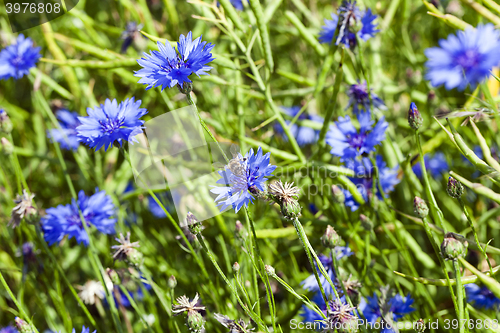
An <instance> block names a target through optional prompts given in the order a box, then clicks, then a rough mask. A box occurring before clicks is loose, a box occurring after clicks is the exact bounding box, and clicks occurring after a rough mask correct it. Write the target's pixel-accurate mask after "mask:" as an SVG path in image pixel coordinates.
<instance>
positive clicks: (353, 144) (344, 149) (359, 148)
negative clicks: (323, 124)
mask: <svg viewBox="0 0 500 333" xmlns="http://www.w3.org/2000/svg"><path fill="white" fill-rule="evenodd" d="M358 120H359V126H360V128H359V130H357V129H356V128H355V127H354V124H353V123H352V121H351V118H350V117H349V116H345V117H339V120H338V121H336V122H335V125H332V126H330V129H329V131H328V132H327V133H326V143H327V144H329V145H330V146H331V147H332V150H331V151H330V153H331V154H332V155H335V156H339V157H340V161H342V162H344V161H347V160H350V159H353V158H356V157H358V156H362V155H365V154H368V153H370V152H373V151H375V146H377V145H379V144H380V143H381V142H382V141H383V140H385V131H386V130H387V127H388V126H389V124H388V123H387V122H386V121H385V119H384V117H382V118H381V119H380V120H379V121H378V122H377V124H376V125H375V126H373V123H374V121H373V120H371V116H370V114H369V113H368V112H363V113H360V114H359V117H358Z"/></svg>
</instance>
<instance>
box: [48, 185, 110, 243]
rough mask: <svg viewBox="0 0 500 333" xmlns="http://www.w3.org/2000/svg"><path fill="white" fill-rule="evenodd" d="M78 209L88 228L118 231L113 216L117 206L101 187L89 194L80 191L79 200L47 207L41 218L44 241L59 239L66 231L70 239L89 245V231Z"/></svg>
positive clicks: (105, 232)
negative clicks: (81, 216)
mask: <svg viewBox="0 0 500 333" xmlns="http://www.w3.org/2000/svg"><path fill="white" fill-rule="evenodd" d="M79 210H80V211H81V213H82V215H83V219H84V220H85V223H87V226H88V227H89V228H90V227H91V226H94V227H95V228H96V229H97V230H98V231H100V232H102V233H104V234H114V233H115V224H116V219H114V218H112V216H113V215H114V214H115V210H116V209H115V205H114V204H113V201H112V200H111V197H109V196H108V195H106V192H105V191H100V192H98V189H96V194H94V195H92V196H90V197H88V196H86V195H85V193H84V192H83V191H80V192H79V193H78V200H72V202H71V204H68V205H64V206H63V205H59V206H57V207H54V208H49V209H47V211H46V214H47V215H46V216H44V217H43V218H42V221H41V222H42V229H43V232H44V237H45V241H46V242H48V243H49V245H52V244H54V243H56V242H60V241H61V240H62V239H63V238H64V236H66V235H67V236H69V238H70V239H71V238H73V237H74V238H75V239H76V241H77V243H78V244H80V243H83V244H84V245H85V246H88V244H89V235H88V234H87V232H86V231H85V228H84V226H83V224H82V220H81V218H80V214H79Z"/></svg>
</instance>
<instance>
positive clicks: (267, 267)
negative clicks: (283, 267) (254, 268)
mask: <svg viewBox="0 0 500 333" xmlns="http://www.w3.org/2000/svg"><path fill="white" fill-rule="evenodd" d="M264 269H265V270H266V273H267V275H269V276H274V275H276V271H275V270H274V267H273V266H271V265H265V266H264Z"/></svg>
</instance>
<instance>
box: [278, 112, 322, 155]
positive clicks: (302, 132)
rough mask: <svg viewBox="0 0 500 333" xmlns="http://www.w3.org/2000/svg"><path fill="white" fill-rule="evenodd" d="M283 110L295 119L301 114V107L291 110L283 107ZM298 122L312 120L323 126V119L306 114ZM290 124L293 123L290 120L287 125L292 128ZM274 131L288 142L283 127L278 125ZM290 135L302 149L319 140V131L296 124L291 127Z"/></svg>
mask: <svg viewBox="0 0 500 333" xmlns="http://www.w3.org/2000/svg"><path fill="white" fill-rule="evenodd" d="M282 109H283V111H284V112H285V113H286V114H287V115H289V116H290V117H295V116H296V115H297V114H298V113H299V111H300V109H301V107H300V106H292V107H291V108H285V107H282ZM298 120H311V121H314V122H317V123H320V124H323V118H322V117H320V116H317V115H314V114H308V113H306V112H303V113H302V114H301V115H300V116H299V118H298ZM290 123H291V121H289V120H287V121H286V124H287V125H289V126H290ZM274 129H275V130H276V131H277V132H278V133H279V134H281V135H282V136H283V138H284V140H285V141H288V137H287V136H286V134H285V133H284V130H283V127H282V126H281V125H280V124H279V123H276V125H275V126H274ZM290 133H291V134H292V135H293V137H294V138H295V140H296V141H297V144H298V145H299V146H301V147H302V146H305V145H308V144H311V143H314V142H316V141H318V138H319V131H318V130H315V129H312V128H310V127H306V126H300V125H297V124H296V123H293V124H292V125H291V126H290Z"/></svg>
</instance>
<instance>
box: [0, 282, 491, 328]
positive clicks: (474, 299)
mask: <svg viewBox="0 0 500 333" xmlns="http://www.w3.org/2000/svg"><path fill="white" fill-rule="evenodd" d="M464 287H465V292H466V293H467V301H468V302H469V303H472V304H474V306H476V307H477V308H484V309H486V310H489V309H495V310H498V309H499V308H500V298H498V297H496V296H495V295H494V294H493V293H492V292H491V290H489V289H488V287H486V286H481V287H479V286H478V285H477V284H475V283H468V284H466V285H464ZM0 333H1V331H0Z"/></svg>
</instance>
